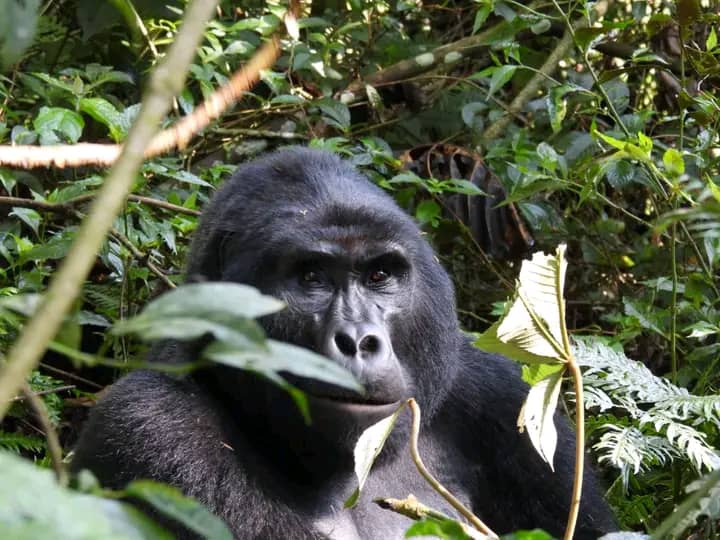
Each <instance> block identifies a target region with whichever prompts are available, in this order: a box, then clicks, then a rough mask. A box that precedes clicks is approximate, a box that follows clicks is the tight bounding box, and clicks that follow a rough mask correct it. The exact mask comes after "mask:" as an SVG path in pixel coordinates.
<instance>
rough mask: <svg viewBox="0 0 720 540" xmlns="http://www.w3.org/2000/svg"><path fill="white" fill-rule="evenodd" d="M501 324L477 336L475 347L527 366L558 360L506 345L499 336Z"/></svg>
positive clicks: (509, 344) (514, 345) (513, 345)
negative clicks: (498, 330) (498, 331)
mask: <svg viewBox="0 0 720 540" xmlns="http://www.w3.org/2000/svg"><path fill="white" fill-rule="evenodd" d="M499 326H500V322H496V323H495V324H493V325H492V326H491V327H490V328H488V329H487V330H486V331H485V332H483V333H482V334H478V335H477V336H476V339H475V341H474V342H473V345H474V346H475V347H477V348H478V349H481V350H483V351H486V352H491V353H497V354H502V355H503V356H507V357H508V358H512V359H513V360H515V361H516V362H523V363H526V364H552V363H556V362H557V360H556V359H555V358H553V357H550V356H540V355H537V354H533V353H531V352H528V351H526V350H525V349H523V348H521V347H519V346H518V345H516V344H515V343H505V342H504V341H502V340H500V339H499V338H498V336H497V329H498V327H499Z"/></svg>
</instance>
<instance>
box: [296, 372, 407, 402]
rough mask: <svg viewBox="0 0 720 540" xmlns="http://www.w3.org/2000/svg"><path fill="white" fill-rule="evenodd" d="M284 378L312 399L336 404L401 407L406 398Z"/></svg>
mask: <svg viewBox="0 0 720 540" xmlns="http://www.w3.org/2000/svg"><path fill="white" fill-rule="evenodd" d="M283 378H284V379H285V380H286V381H288V382H289V383H290V384H292V385H293V386H295V387H297V388H299V389H300V390H302V391H303V392H305V393H306V394H308V397H310V398H315V399H321V400H324V401H331V402H336V403H338V404H347V405H364V406H367V407H386V406H390V405H392V406H396V405H399V404H400V401H402V399H403V398H404V396H401V395H390V394H389V393H383V392H379V391H377V389H372V388H367V389H366V392H365V393H364V394H358V393H357V392H353V391H352V390H350V389H348V388H343V387H341V386H337V385H334V384H331V383H328V382H325V381H319V380H317V379H307V378H305V377H298V376H294V375H292V374H290V373H287V374H285V373H284V374H283Z"/></svg>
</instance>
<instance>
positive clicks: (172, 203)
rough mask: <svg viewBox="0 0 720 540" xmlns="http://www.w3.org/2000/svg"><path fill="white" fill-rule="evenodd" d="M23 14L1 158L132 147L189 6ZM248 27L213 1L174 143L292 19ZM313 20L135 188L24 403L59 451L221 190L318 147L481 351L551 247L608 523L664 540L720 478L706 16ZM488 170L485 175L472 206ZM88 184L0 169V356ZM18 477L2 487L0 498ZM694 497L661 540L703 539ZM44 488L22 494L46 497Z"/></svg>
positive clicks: (50, 266)
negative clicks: (422, 269) (97, 146)
mask: <svg viewBox="0 0 720 540" xmlns="http://www.w3.org/2000/svg"><path fill="white" fill-rule="evenodd" d="M38 4H40V3H39V2H30V1H28V2H18V1H16V0H0V8H2V11H3V18H2V19H1V20H0V64H2V65H4V71H3V72H2V73H0V144H3V145H9V144H16V145H20V144H40V145H52V144H61V143H76V142H107V143H111V142H120V141H123V140H124V138H125V137H126V135H127V133H128V129H129V126H130V125H131V123H132V121H133V119H134V118H135V117H136V115H137V113H138V110H139V103H140V100H141V95H142V93H143V91H144V89H145V85H146V82H147V80H148V74H149V73H150V72H151V71H152V69H153V67H154V66H155V65H156V63H157V61H158V59H159V58H160V57H162V55H163V53H164V51H165V50H166V48H167V47H168V45H169V44H170V43H172V41H173V39H174V36H175V35H176V33H177V31H178V28H179V26H180V21H181V19H182V13H183V9H184V7H185V4H184V2H182V1H178V2H175V3H172V4H170V5H168V6H163V5H161V3H158V2H150V1H139V0H138V1H137V2H131V1H129V0H123V1H117V2H109V3H103V4H102V5H101V6H98V5H97V3H94V2H88V1H86V0H77V1H71V0H63V1H60V2H46V3H43V4H40V5H38ZM245 4H246V5H243V6H242V7H238V6H237V5H236V3H233V2H222V3H221V7H220V8H219V9H218V16H217V17H216V19H215V20H214V21H212V22H211V23H210V24H209V25H208V27H207V29H206V32H205V36H204V41H203V43H202V46H201V47H200V48H199V50H198V51H197V57H196V58H195V61H194V63H193V64H192V66H191V68H190V71H189V74H188V80H187V84H186V86H185V88H184V90H183V91H182V93H181V94H180V95H178V96H177V99H176V100H175V103H174V112H173V117H174V118H176V117H179V116H182V115H184V114H187V113H189V112H190V111H191V110H193V109H194V107H196V106H197V105H198V104H199V103H200V102H202V100H203V99H204V98H205V97H207V96H208V95H209V94H210V93H211V92H212V91H213V90H214V89H215V88H217V87H218V86H220V85H222V84H224V83H225V82H226V81H227V79H228V77H229V76H230V75H231V74H232V73H233V72H234V71H235V70H236V69H237V68H238V67H239V66H241V65H242V64H243V63H244V62H246V61H247V60H248V59H249V58H251V57H252V55H253V53H254V52H255V51H256V50H257V48H258V47H259V46H260V44H261V43H262V42H263V40H264V39H267V37H268V36H269V35H271V34H273V33H274V32H276V31H277V30H278V27H279V26H280V23H281V17H282V14H283V13H284V12H285V10H286V6H285V5H284V4H276V3H272V2H271V3H267V4H266V3H254V2H253V3H245ZM304 10H305V11H304V15H303V17H302V18H300V19H299V28H300V31H299V38H298V39H295V38H293V37H285V38H284V39H283V41H282V54H281V57H280V59H279V61H278V62H277V64H276V65H275V67H274V68H273V69H272V70H271V71H266V72H264V73H263V74H262V82H261V83H260V84H259V85H258V86H256V87H255V89H254V90H253V92H252V93H250V94H248V95H246V96H245V97H244V98H243V99H242V100H241V101H240V102H239V103H238V104H237V105H236V106H235V107H234V108H233V110H232V111H231V112H229V113H228V114H226V115H224V116H223V117H222V119H221V120H220V121H218V122H216V123H214V124H213V125H212V126H211V127H209V128H208V129H206V130H204V131H203V132H202V133H200V134H198V136H197V137H195V138H194V139H193V140H192V142H191V143H190V145H189V146H188V147H187V148H185V149H184V150H182V151H180V152H176V153H172V154H168V155H164V156H162V157H156V158H152V159H149V160H147V161H146V162H145V164H144V166H143V168H142V171H141V173H140V174H139V175H138V176H137V178H136V179H135V184H134V187H133V196H132V197H131V199H130V200H129V201H128V203H127V205H126V207H125V209H124V211H123V213H122V215H121V216H120V217H118V219H117V220H116V222H115V224H114V227H113V229H112V231H111V233H110V235H109V237H108V239H107V242H106V243H105V245H104V247H103V249H102V251H101V252H100V253H99V254H98V257H97V261H96V264H95V267H94V268H93V270H92V272H91V274H90V275H89V277H88V279H87V281H86V282H85V285H84V287H83V293H82V298H80V299H78V301H77V302H76V305H75V309H74V312H73V313H72V314H71V316H69V317H68V318H67V319H66V321H65V323H64V324H63V326H62V329H61V331H60V333H59V334H58V335H57V336H56V338H55V340H54V342H53V343H52V345H51V347H50V349H51V350H50V351H49V352H48V353H47V354H46V355H45V357H44V359H43V361H42V363H41V365H40V367H39V369H38V370H35V371H33V372H32V373H31V374H30V376H29V379H28V382H29V386H30V388H31V389H32V392H33V393H34V394H35V395H37V396H40V397H41V398H42V401H43V402H44V404H45V407H46V409H47V412H48V414H49V420H50V423H51V424H52V426H53V427H54V429H55V430H57V431H58V432H59V434H60V439H61V443H62V444H63V448H64V450H65V452H68V451H69V450H70V449H71V448H72V443H73V441H74V440H75V437H76V436H77V430H78V429H79V426H80V423H81V421H82V419H83V418H84V417H85V415H86V408H87V406H88V404H90V403H92V402H93V400H94V398H95V393H96V392H98V391H100V390H102V388H103V387H104V386H106V385H107V384H109V383H110V382H112V380H114V379H115V378H116V377H117V376H118V375H119V374H121V373H123V372H125V371H126V370H127V369H129V368H132V367H136V366H138V365H142V362H143V352H144V350H145V345H143V344H142V343H141V342H139V341H137V340H134V339H131V338H129V337H128V336H127V334H126V333H123V332H109V331H108V329H109V328H110V327H111V326H112V325H113V324H115V323H117V322H119V321H125V320H126V319H128V318H130V317H132V316H134V315H137V314H138V313H139V312H140V310H141V309H142V308H143V307H144V306H145V305H146V304H147V303H148V301H149V300H151V299H152V298H154V297H155V296H157V295H159V294H160V293H161V292H163V291H165V290H167V289H168V288H169V287H171V286H172V285H173V284H174V283H178V282H179V281H181V278H182V271H183V266H182V265H183V260H184V255H185V253H186V250H187V246H188V241H189V238H190V236H191V234H192V231H193V230H194V228H195V226H196V224H197V216H198V214H199V211H200V210H201V209H202V208H203V205H204V203H205V202H206V201H207V200H208V198H209V197H210V196H211V194H212V192H213V190H214V189H215V187H216V186H217V185H218V184H220V183H221V182H222V181H223V180H224V179H225V178H227V176H228V175H229V174H230V173H231V172H232V170H233V168H234V164H236V163H238V162H241V161H243V160H246V159H248V158H249V157H252V156H254V155H256V154H258V153H260V152H263V151H265V150H268V149H272V148H275V147H278V146H281V145H286V144H288V143H295V144H310V145H314V146H322V147H325V148H330V149H332V150H334V151H336V152H338V153H341V154H343V155H345V156H346V157H347V158H348V159H350V160H352V161H353V162H354V163H355V164H357V165H359V166H360V167H362V168H363V169H364V170H365V171H366V172H367V173H368V174H369V175H370V176H371V178H373V179H374V180H375V181H377V182H378V183H379V184H380V185H381V186H383V187H384V188H386V189H388V190H390V191H391V192H392V193H393V194H394V195H395V196H396V198H397V200H398V202H399V203H400V204H401V205H402V206H403V207H405V208H406V209H407V210H408V211H410V212H411V213H413V214H414V215H415V216H416V218H417V219H418V220H419V221H420V222H421V223H423V225H424V226H425V228H426V230H427V232H428V234H429V235H430V236H431V238H432V239H433V241H434V243H435V245H436V246H437V248H438V252H439V255H440V257H441V258H442V260H443V263H444V264H445V265H446V267H447V268H448V269H449V270H450V271H451V273H452V274H453V276H454V278H455V280H456V287H457V291H458V300H459V307H460V313H461V319H462V321H463V323H464V325H465V327H466V328H468V329H469V330H471V331H481V330H484V329H486V328H487V327H488V326H489V325H490V324H491V323H492V322H493V321H494V320H495V319H496V318H497V316H498V315H499V314H501V313H502V311H503V306H504V301H505V300H506V299H507V297H508V296H509V295H510V294H511V293H512V290H513V279H514V277H515V274H516V273H517V269H518V268H519V265H518V261H519V259H520V257H521V256H522V255H523V254H526V253H527V252H528V250H529V248H530V246H531V245H532V246H533V247H532V249H533V250H534V249H540V250H545V251H552V250H554V248H555V246H556V245H557V244H559V243H561V242H566V243H567V244H568V250H567V252H568V255H567V256H568V260H569V267H568V276H567V279H566V291H565V298H566V299H567V302H568V306H567V323H568V326H569V328H570V329H571V332H572V333H573V334H575V335H584V336H586V337H584V338H583V339H582V340H578V342H577V343H576V356H577V358H578V361H579V362H580V364H581V365H582V366H583V367H584V369H585V383H586V385H587V395H586V407H587V409H588V417H587V423H586V426H587V431H588V444H589V445H591V446H593V447H594V450H595V457H596V458H597V459H599V461H600V463H601V467H602V471H601V472H602V474H603V476H604V477H605V479H606V481H607V484H608V485H609V491H608V497H609V500H610V501H611V503H612V504H613V506H614V508H615V510H616V512H617V515H618V518H619V521H620V523H621V525H622V526H623V527H624V528H627V529H632V530H641V531H652V530H654V529H655V528H656V527H658V526H659V524H660V523H662V522H663V520H664V519H665V518H666V517H668V516H670V515H671V514H672V512H673V509H674V508H675V507H676V505H678V504H680V503H681V501H683V500H684V499H685V497H686V491H693V490H697V489H698V487H699V486H700V485H701V484H702V482H698V478H699V477H700V476H702V475H703V474H705V473H707V472H709V471H711V470H714V469H717V468H718V467H719V460H720V458H719V457H718V451H717V448H720V390H719V389H718V388H719V387H720V339H719V332H720V285H719V284H718V283H719V281H718V276H719V275H720V232H719V231H720V227H719V225H718V223H719V221H720V138H719V137H718V131H719V127H720V126H719V124H720V97H718V96H719V95H720V94H719V93H718V86H720V85H719V84H718V83H719V82H720V44H719V43H718V22H720V16H719V15H718V5H717V3H716V2H715V1H714V0H702V1H701V0H679V1H677V2H670V1H656V2H644V1H638V2H634V1H633V2H629V1H627V2H612V1H607V2H587V3H586V2H579V3H578V2H569V3H567V2H556V1H554V0H553V1H551V2H540V1H535V2H531V3H528V4H527V5H526V4H524V3H519V2H515V1H512V0H478V1H476V2H474V3H469V2H460V1H457V2H454V1H448V2H444V3H428V2H420V1H417V2H410V1H404V0H399V1H398V2H386V1H383V0H376V1H371V2H360V1H359V0H350V1H349V2H337V1H335V0H321V1H318V2H313V3H312V4H311V5H310V4H308V6H306V7H305V8H304ZM6 14H7V15H6ZM172 120H173V118H171V119H169V120H168V122H169V123H170V122H172ZM429 145H437V146H435V147H432V148H430V147H429ZM458 155H462V159H460V158H458ZM478 170H482V171H487V172H490V173H492V174H493V175H495V176H490V175H486V174H485V173H483V174H482V175H479V176H482V177H483V178H486V180H485V181H482V182H479V181H478V180H477V178H478V174H477V171H478ZM103 175H104V169H100V168H96V167H93V166H84V167H79V168H74V169H41V168H36V169H27V170H24V169H21V168H0V208H1V209H2V211H1V212H2V213H1V214H0V351H6V350H8V348H9V347H10V345H11V344H12V343H13V341H14V340H15V339H16V337H17V335H18V332H19V329H20V328H21V327H22V324H23V322H24V320H25V317H27V316H29V315H31V314H32V312H33V311H34V308H35V306H36V304H37V302H38V296H37V295H39V294H40V293H42V292H43V291H44V290H45V289H46V287H47V285H48V282H49V280H50V279H51V278H52V275H53V273H54V271H55V270H56V269H57V267H58V265H59V264H60V263H61V261H62V260H63V258H64V257H65V256H66V254H67V251H68V249H69V246H70V244H71V243H72V241H73V239H74V237H75V232H76V230H77V226H78V223H79V222H80V220H82V218H83V216H84V214H85V213H86V211H87V210H86V209H87V205H88V203H89V202H90V201H91V199H92V197H93V194H94V192H96V190H97V189H98V187H99V186H100V185H101V184H102V182H103ZM490 178H492V179H494V180H489V179H490ZM498 179H499V185H500V186H501V187H498V185H495V184H493V183H492V182H493V181H495V182H497V181H498ZM493 190H494V192H495V193H497V192H498V190H500V192H502V193H504V202H503V203H502V204H503V205H505V206H500V207H498V206H497V205H494V204H493V205H488V209H487V215H486V217H487V222H488V223H494V224H496V225H497V227H496V228H493V229H492V231H493V232H494V233H495V234H494V235H493V236H492V237H491V238H480V237H479V236H478V233H477V226H476V224H473V222H472V220H471V219H469V218H468V217H467V216H463V215H459V214H458V213H457V212H453V211H452V209H453V208H457V206H453V205H454V204H455V203H456V202H457V200H458V198H459V197H481V196H482V193H483V192H486V193H490V192H493ZM463 200H464V199H463ZM511 205H512V206H511ZM509 208H512V212H509V211H508V209H509ZM6 210H7V211H6ZM497 215H500V216H502V217H501V218H498V217H496V216H497ZM508 215H509V216H510V217H509V218H508ZM518 246H520V247H519V248H518ZM0 354H2V353H0ZM629 359H632V360H629ZM2 361H3V360H2V356H0V363H2ZM566 397H567V400H568V402H572V395H567V396H566ZM299 399H301V398H299ZM29 401H30V400H28V399H27V396H26V397H23V396H18V398H17V399H16V400H15V401H14V402H13V405H12V408H11V409H10V412H9V414H8V415H7V416H6V418H5V419H4V420H3V422H2V424H0V450H5V451H9V452H12V453H17V454H21V455H22V456H25V457H27V458H31V459H34V460H35V461H36V462H37V464H38V465H39V466H49V465H50V457H49V453H48V449H47V444H46V441H45V438H44V437H43V430H45V428H43V427H42V426H39V425H38V424H37V422H36V421H35V417H34V413H33V409H32V407H30V406H29ZM0 459H1V460H2V462H3V463H5V460H7V461H8V463H10V461H9V460H11V459H13V458H12V457H8V456H7V455H6V454H0ZM8 466H9V465H8ZM3 467H5V465H3ZM23 474H26V471H25V470H22V471H21V470H20V469H18V472H17V480H16V481H11V482H10V485H8V483H7V482H3V487H2V488H0V500H5V499H3V497H4V496H9V493H10V492H7V493H5V494H3V490H8V489H11V490H12V489H16V488H17V487H18V486H19V485H20V484H22V483H23V482H25V480H23ZM711 478H713V479H714V480H712V481H713V482H714V484H712V485H710V484H708V483H707V481H706V483H705V484H704V485H705V488H703V489H705V491H704V492H703V493H704V494H705V495H703V497H698V499H699V501H700V502H698V501H696V502H695V505H694V506H693V507H692V508H691V509H687V511H686V512H685V514H684V518H685V519H684V520H683V521H676V522H675V523H673V524H671V525H667V526H666V527H670V528H666V529H663V531H665V532H667V531H670V530H672V534H674V535H678V536H679V535H681V534H684V536H685V537H687V536H688V535H689V534H694V535H696V536H693V537H695V538H711V537H717V536H716V535H718V534H720V533H719V532H718V529H720V526H719V525H718V523H719V520H720V508H718V505H717V497H716V498H714V499H713V497H711V496H707V493H711V492H712V490H713V489H714V490H715V492H717V490H718V488H717V474H716V475H715V476H714V477H711ZM47 480H48V479H47V478H44V477H43V478H42V479H39V480H35V482H37V485H38V488H37V489H38V490H44V489H48V490H49V489H51V488H50V487H48V486H49V484H48V482H47ZM13 482H16V483H15V484H13ZM28 482H30V480H28ZM713 486H715V487H713ZM142 487H143V486H140V488H138V487H137V486H136V490H140V489H141V488H142ZM85 488H86V489H91V487H88V486H85ZM53 489H54V488H53ZM57 489H60V488H57ZM149 489H150V490H151V492H152V489H151V488H149ZM158 489H159V488H158ZM128 491H129V492H130V491H132V488H130V487H129V488H128ZM130 495H133V493H130ZM155 495H157V493H155ZM53 496H55V495H53ZM116 496H117V497H120V496H122V495H116ZM134 496H138V495H137V493H135V495H134ZM151 496H152V495H149V496H148V497H151ZM173 496H177V494H175V495H173ZM539 496H541V494H539ZM77 497H84V496H83V495H78V496H77ZM168 497H169V498H172V497H171V496H170V495H168ZM177 497H179V496H177ZM178 500H179V499H178ZM713 500H715V503H714V504H713V503H712V501H713ZM703 501H705V502H703ZM76 503H77V504H78V505H81V504H90V503H87V501H84V500H83V499H81V498H77V499H76ZM184 503H187V504H191V502H188V501H184ZM177 504H182V503H177ZM123 511H127V510H123ZM200 511H201V510H198V512H200ZM688 516H690V517H689V518H688ZM0 518H2V510H0ZM206 518H207V516H203V519H206ZM207 519H210V518H207ZM98 520H99V522H100V521H102V519H101V516H98ZM99 522H98V523H99ZM111 525H112V524H107V523H101V524H100V525H97V526H98V527H106V526H107V527H110V526H111ZM215 525H217V524H214V525H213V526H215ZM143 526H151V525H147V524H145V525H143ZM198 526H200V525H198ZM201 530H206V529H201ZM218 530H219V529H218ZM217 534H218V535H220V536H222V532H219V533H217ZM438 534H439V533H438ZM121 537H122V536H121Z"/></svg>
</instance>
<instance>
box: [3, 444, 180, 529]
mask: <svg viewBox="0 0 720 540" xmlns="http://www.w3.org/2000/svg"><path fill="white" fill-rule="evenodd" d="M0 470H1V471H2V482H0V531H2V537H3V539H7V540H35V539H39V538H60V537H62V539H63V540H139V539H147V540H151V539H153V540H169V539H170V538H172V535H170V534H169V533H168V532H167V531H165V530H163V529H162V528H160V527H159V526H158V525H157V524H155V523H154V522H152V521H151V520H150V519H148V518H147V517H145V516H144V515H143V514H142V513H140V512H139V511H138V510H136V509H135V508H133V507H131V506H129V505H126V504H124V503H121V502H118V501H114V500H110V499H103V498H100V497H96V496H93V495H86V494H82V493H78V492H75V491H71V490H69V489H65V488H62V487H60V486H58V485H57V484H56V482H55V478H54V475H53V473H52V471H50V470H48V469H44V468H39V467H36V466H35V465H32V464H30V463H29V462H27V461H25V460H23V459H21V458H18V457H16V456H13V455H11V454H7V453H5V452H0Z"/></svg>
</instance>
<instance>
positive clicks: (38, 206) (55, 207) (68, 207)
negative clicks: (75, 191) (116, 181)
mask: <svg viewBox="0 0 720 540" xmlns="http://www.w3.org/2000/svg"><path fill="white" fill-rule="evenodd" d="M94 198H95V194H94V193H89V194H87V195H80V196H79V197H75V198H74V199H70V200H69V201H65V202H64V203H49V202H46V201H36V200H34V199H24V198H22V197H0V206H19V207H21V208H33V209H35V210H41V211H43V212H57V213H70V212H71V211H72V209H73V207H74V206H77V205H80V204H83V203H86V202H88V201H91V200H92V199H94ZM127 200H128V201H132V202H137V203H141V204H146V205H147V206H154V207H156V208H162V209H163V210H169V211H171V212H177V213H178V214H187V215H188V216H199V215H200V214H201V212H200V211H199V210H193V209H192V208H185V207H184V206H179V205H177V204H172V203H169V202H167V201H162V200H160V199H153V198H151V197H144V196H142V195H128V198H127Z"/></svg>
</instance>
